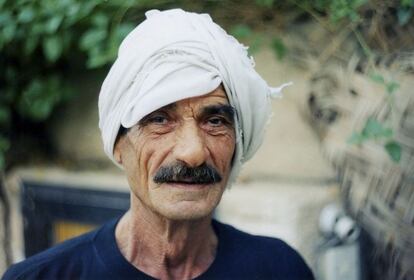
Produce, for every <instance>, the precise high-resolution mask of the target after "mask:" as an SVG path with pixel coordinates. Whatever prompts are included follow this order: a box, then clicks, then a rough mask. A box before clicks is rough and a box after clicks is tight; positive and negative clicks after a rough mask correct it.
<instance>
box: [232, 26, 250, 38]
mask: <svg viewBox="0 0 414 280" xmlns="http://www.w3.org/2000/svg"><path fill="white" fill-rule="evenodd" d="M252 33H253V32H252V30H251V29H250V27H249V26H247V25H246V24H237V25H235V26H233V27H232V28H231V29H230V34H231V35H233V36H234V37H236V38H238V39H246V38H248V37H250V36H251V35H252Z"/></svg>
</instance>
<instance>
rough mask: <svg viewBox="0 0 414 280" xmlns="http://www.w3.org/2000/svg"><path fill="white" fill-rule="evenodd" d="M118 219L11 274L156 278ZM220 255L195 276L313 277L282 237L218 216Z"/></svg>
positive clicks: (11, 270)
mask: <svg viewBox="0 0 414 280" xmlns="http://www.w3.org/2000/svg"><path fill="white" fill-rule="evenodd" d="M117 221H118V220H113V221H111V222H109V223H107V224H105V225H103V226H102V227H101V228H99V229H97V230H95V231H93V232H90V233H87V234H84V235H81V236H79V237H77V238H74V239H71V240H68V241H65V242H63V243H62V244H59V245H57V246H55V247H52V248H50V249H48V250H46V251H44V252H41V253H39V254H37V255H35V256H33V257H30V258H28V259H26V260H25V261H23V262H20V263H18V264H15V265H13V266H12V267H10V268H9V270H8V271H7V272H6V274H5V275H4V276H3V280H9V279H59V280H63V279H154V278H152V277H150V276H148V275H147V274H145V273H143V272H141V271H139V270H138V269H137V268H135V267H134V266H133V265H131V264H130V263H129V262H128V261H127V260H126V259H125V258H124V257H123V256H122V254H121V252H120V251H119V249H118V247H117V245H116V241H115V226H116V224H117ZM213 228H214V230H215V232H216V234H217V237H218V240H219V242H218V247H217V253H216V257H215V259H214V261H213V263H212V264H211V265H210V267H209V268H208V269H207V271H205V272H204V273H203V274H202V275H200V276H198V277H197V278H196V279H249V280H251V279H313V275H312V272H311V271H310V269H309V268H308V266H307V265H306V263H305V262H304V261H303V259H302V258H301V257H300V256H299V254H298V253H297V252H296V251H295V250H294V249H292V248H291V247H289V245H287V244H286V243H284V242H283V241H281V240H279V239H276V238H270V237H262V236H254V235H250V234H247V233H244V232H241V231H239V230H237V229H235V228H233V227H231V226H229V225H225V224H222V223H219V222H217V221H214V220H213Z"/></svg>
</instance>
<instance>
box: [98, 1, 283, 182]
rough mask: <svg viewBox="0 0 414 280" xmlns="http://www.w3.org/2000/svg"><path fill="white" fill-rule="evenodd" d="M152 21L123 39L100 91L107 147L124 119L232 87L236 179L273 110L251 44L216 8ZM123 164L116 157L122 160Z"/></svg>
mask: <svg viewBox="0 0 414 280" xmlns="http://www.w3.org/2000/svg"><path fill="white" fill-rule="evenodd" d="M145 15H146V17H147V19H146V20H145V21H144V22H142V23H141V24H140V25H138V26H137V27H136V28H135V29H134V30H133V31H132V32H131V33H129V34H128V36H127V37H126V38H125V39H124V41H123V42H122V44H121V46H120V48H119V52H118V57H117V59H116V61H115V63H114V65H113V66H112V68H111V70H110V72H109V74H108V76H107V77H106V79H105V81H104V83H103V85H102V88H101V92H100V94H99V128H100V129H101V132H102V139H103V144H104V149H105V153H106V154H107V155H108V156H109V157H110V158H111V159H112V160H113V161H114V162H115V160H114V157H113V149H114V144H115V140H116V137H117V134H118V131H119V129H120V127H121V125H122V126H123V127H125V128H130V127H132V126H134V125H135V124H137V123H138V122H139V121H140V120H141V119H142V118H143V117H144V116H146V115H148V114H149V113H151V112H153V111H155V110H157V109H159V108H161V107H163V106H165V105H168V104H170V103H173V102H176V101H178V100H182V99H186V98H190V97H195V96H200V95H204V94H207V93H210V92H212V91H213V90H215V89H216V88H217V87H218V86H219V85H220V84H221V83H222V84H223V85H224V89H225V91H226V94H227V97H228V99H229V102H230V105H231V106H233V107H234V108H235V110H236V120H235V130H236V151H235V155H234V157H233V163H232V171H231V175H230V180H229V181H230V182H232V181H234V179H235V178H236V176H237V175H238V173H239V171H240V167H241V165H242V163H244V162H245V161H247V160H248V159H250V158H251V157H252V156H253V155H254V153H255V152H256V151H257V149H258V148H259V146H260V145H261V143H262V141H263V135H264V128H265V125H266V123H267V122H268V119H269V116H270V100H269V99H270V96H271V95H273V96H277V95H278V94H279V92H280V90H281V88H282V87H283V86H281V87H279V88H270V87H269V86H268V85H267V84H266V82H265V81H264V80H263V79H262V78H261V77H260V76H259V75H258V74H257V72H256V71H255V70H254V63H253V60H252V58H249V57H248V54H247V50H246V49H247V48H246V47H244V46H243V45H241V44H240V43H239V42H238V41H237V40H236V39H235V38H234V37H232V36H230V35H228V34H227V33H226V32H225V31H224V30H223V29H222V28H221V27H220V26H218V25H217V24H215V23H214V22H213V21H212V19H211V18H210V16H209V15H208V14H196V13H189V12H185V11H183V10H181V9H174V10H167V11H163V12H160V11H158V10H151V11H148V12H147V13H146V14H145ZM115 163H116V162H115Z"/></svg>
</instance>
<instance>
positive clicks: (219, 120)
mask: <svg viewBox="0 0 414 280" xmlns="http://www.w3.org/2000/svg"><path fill="white" fill-rule="evenodd" d="M207 122H208V123H209V124H210V125H212V126H220V125H223V124H224V123H225V120H223V119H222V118H219V117H213V118H209V119H208V121H207Z"/></svg>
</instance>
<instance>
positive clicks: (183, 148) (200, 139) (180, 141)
mask: <svg viewBox="0 0 414 280" xmlns="http://www.w3.org/2000/svg"><path fill="white" fill-rule="evenodd" d="M177 134H178V135H177V143H176V145H175V147H174V156H175V159H176V160H179V161H182V162H184V163H186V164H187V165H188V166H190V167H197V166H200V165H201V164H203V163H205V161H206V159H207V155H208V149H207V147H206V144H205V139H204V136H203V134H202V131H200V129H199V127H198V126H197V124H196V123H195V122H193V121H186V123H185V124H184V125H183V126H182V127H181V128H180V129H179V131H178V133H177Z"/></svg>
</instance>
